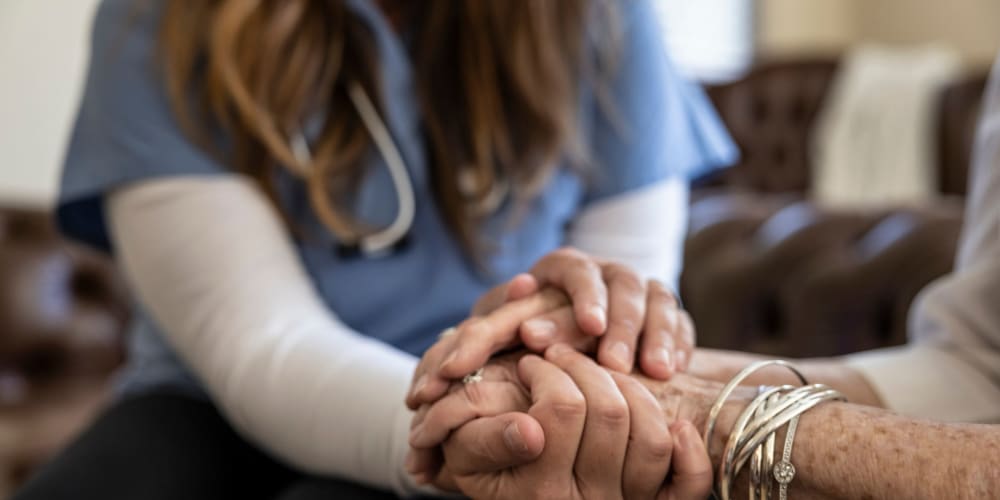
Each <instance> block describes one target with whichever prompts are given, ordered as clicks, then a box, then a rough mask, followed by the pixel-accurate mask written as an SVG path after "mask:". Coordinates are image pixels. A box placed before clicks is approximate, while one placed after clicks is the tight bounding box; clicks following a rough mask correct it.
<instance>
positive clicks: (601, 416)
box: [415, 345, 712, 500]
mask: <svg viewBox="0 0 1000 500" xmlns="http://www.w3.org/2000/svg"><path fill="white" fill-rule="evenodd" d="M545 358H546V359H545V360H543V359H541V358H538V357H537V356H533V355H528V356H524V357H523V358H521V359H520V361H519V362H517V372H518V373H517V377H516V379H517V380H516V381H514V380H512V379H511V374H510V372H509V371H508V370H509V369H510V367H511V366H512V363H513V361H512V360H511V359H506V360H504V361H503V362H504V363H506V367H507V368H506V369H505V368H499V369H497V370H494V371H492V372H490V371H488V372H487V373H486V374H484V378H485V380H483V381H482V382H479V383H474V384H466V385H465V386H464V387H462V388H460V389H459V390H454V391H452V392H451V393H450V394H449V395H448V396H447V397H446V398H444V399H442V401H441V402H439V403H438V404H437V405H435V407H439V408H437V411H435V408H433V407H432V409H431V410H430V411H429V412H427V413H426V414H424V415H423V422H422V425H426V424H428V423H430V422H432V421H434V420H435V419H452V418H453V417H454V415H456V414H457V413H459V412H461V411H462V410H461V409H460V408H461V407H475V411H474V412H473V413H478V412H481V413H484V414H491V413H496V412H502V413H497V415H496V416H488V417H484V418H477V419H475V420H472V421H471V422H469V423H468V424H466V425H463V426H461V427H460V428H458V429H457V430H456V431H455V432H454V433H453V434H452V436H451V438H449V439H448V440H447V442H446V443H445V446H444V464H443V467H442V468H441V469H440V472H439V473H437V474H436V475H435V476H434V477H433V478H432V480H433V482H434V483H435V484H437V485H438V486H441V487H445V488H449V487H457V488H458V489H460V490H461V491H462V492H463V493H465V494H467V495H470V496H472V497H475V498H480V497H490V498H525V497H527V498H601V499H605V498H610V499H615V498H628V499H632V498H642V499H649V498H663V499H677V500H681V499H694V498H705V497H706V496H707V495H708V493H709V491H710V489H711V477H712V475H711V466H710V463H709V460H708V455H707V452H706V451H705V448H704V446H703V444H702V443H701V440H700V438H699V436H698V433H697V431H696V430H695V428H694V426H692V425H691V424H690V423H687V422H685V421H682V420H678V421H675V422H674V423H673V424H672V425H669V426H668V424H667V419H666V417H665V415H664V411H663V410H662V409H661V407H660V405H659V404H658V403H657V401H656V399H655V398H654V397H653V396H652V395H651V393H650V392H649V391H648V390H647V389H646V388H645V387H644V386H643V385H642V384H641V383H640V382H638V381H637V380H635V379H633V378H631V377H628V376H625V375H622V374H619V373H614V372H609V371H607V370H605V369H603V368H601V367H599V366H598V365H597V364H596V363H594V362H593V361H592V360H590V359H589V358H587V357H586V356H584V355H581V354H579V353H577V352H575V351H574V350H573V349H571V348H569V347H567V346H563V345H557V346H554V347H553V348H550V349H549V350H548V351H547V352H546V356H545ZM517 382H523V383H524V387H523V388H522V390H521V391H520V392H518V391H516V390H512V388H514V387H515V386H516V385H517ZM491 383H492V384H499V385H482V384H491ZM477 386H478V387H477ZM525 391H526V392H525ZM519 406H520V407H521V408H518V407H519ZM504 407H507V408H504ZM505 409H506V410H507V411H506V412H503V411H504V410H505ZM517 409H525V410H526V411H527V414H524V413H516V412H512V411H513V410H517ZM445 426H447V425H445ZM419 428H420V427H419V426H418V429H419ZM424 429H426V427H424ZM421 435H422V432H417V433H415V439H416V441H419V440H420V436H421ZM415 444H419V443H418V442H416V443H415ZM536 456H537V457H538V458H537V459H534V460H532V459H533V458H534V457H536ZM529 461H530V462H529ZM671 471H672V474H671V475H670V476H669V480H668V472H671Z"/></svg>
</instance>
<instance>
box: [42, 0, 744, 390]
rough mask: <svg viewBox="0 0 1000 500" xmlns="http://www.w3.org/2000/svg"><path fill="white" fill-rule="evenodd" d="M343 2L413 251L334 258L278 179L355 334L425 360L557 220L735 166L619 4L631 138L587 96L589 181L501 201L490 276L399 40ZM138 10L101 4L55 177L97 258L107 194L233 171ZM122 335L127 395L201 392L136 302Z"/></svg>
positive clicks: (328, 292)
mask: <svg viewBox="0 0 1000 500" xmlns="http://www.w3.org/2000/svg"><path fill="white" fill-rule="evenodd" d="M348 1H349V4H350V5H351V8H353V9H354V10H355V11H356V12H357V13H358V14H359V17H360V18H361V19H363V20H364V21H365V22H367V23H368V24H369V26H370V28H371V31H372V33H374V36H375V40H376V42H377V51H378V57H379V69H380V71H381V74H382V77H383V89H382V95H381V96H380V98H381V99H382V100H383V102H384V103H385V112H386V116H384V117H383V118H384V120H385V121H386V122H387V125H388V127H389V129H390V132H391V133H392V135H393V138H394V139H395V141H396V143H397V145H398V147H399V149H400V152H401V154H402V155H403V157H404V159H405V161H406V165H407V168H408V169H409V173H410V176H411V177H412V179H413V184H414V188H415V194H416V216H415V220H414V223H413V228H412V230H411V232H410V236H409V238H408V244H407V245H405V246H404V247H402V248H400V249H399V250H397V251H396V252H394V253H392V254H391V255H388V256H384V257H380V258H364V257H357V256H353V257H352V256H345V255H342V254H340V253H338V252H337V251H335V248H336V247H337V241H336V238H335V237H334V236H333V235H332V234H330V232H329V231H326V230H325V229H324V228H323V226H322V225H321V224H320V223H319V222H318V220H317V219H316V217H315V216H314V215H313V214H312V212H311V211H310V209H309V206H308V201H307V195H306V192H305V189H304V186H303V185H302V183H301V182H300V181H298V180H296V179H294V178H292V177H291V176H284V177H282V178H280V179H279V181H280V196H281V199H282V200H283V203H284V205H285V207H284V208H285V209H286V210H287V212H288V213H289V214H290V216H291V218H292V220H293V222H294V223H295V224H296V225H297V227H300V228H305V231H304V232H303V236H301V237H300V238H299V239H298V240H297V241H296V242H295V244H296V246H297V249H298V252H299V255H300V256H301V258H302V262H303V264H304V265H305V268H306V269H307V271H308V273H309V275H310V276H311V278H312V280H313V282H314V285H315V286H316V288H317V289H318V290H319V293H320V295H321V296H322V297H323V299H324V300H325V302H326V304H327V305H328V306H329V308H330V310H331V311H333V312H334V313H335V314H336V315H337V316H338V317H339V318H340V319H341V320H342V321H344V322H345V323H346V324H347V325H349V326H350V327H352V328H354V329H355V330H357V331H359V332H362V333H364V334H366V335H369V336H372V337H375V338H377V339H380V340H382V341H384V342H387V343H389V344H391V345H393V346H396V347H398V348H399V349H402V350H404V351H407V352H410V353H412V354H414V355H419V354H420V353H421V352H423V350H425V349H426V348H427V347H428V346H429V345H430V344H431V343H433V341H434V339H435V336H436V334H437V333H438V332H440V331H441V330H443V329H444V328H446V327H448V326H450V325H454V324H456V323H458V322H460V321H461V320H463V319H464V318H465V317H467V315H468V311H469V309H470V307H471V306H472V304H473V303H474V301H475V300H476V299H477V298H478V297H479V296H480V295H481V294H482V293H483V292H485V291H486V290H488V289H489V288H490V287H492V286H494V285H495V284H497V283H499V282H501V281H503V280H505V279H508V278H510V277H511V276H513V275H514V274H516V273H518V272H523V271H525V270H527V269H528V268H530V267H531V265H532V264H533V263H534V262H535V261H536V260H537V259H538V258H540V257H541V256H542V255H544V254H545V253H547V252H549V251H551V250H553V249H556V248H558V247H559V246H560V245H562V244H563V242H564V239H565V227H566V225H567V224H568V223H569V222H570V221H571V220H572V219H573V217H574V216H575V215H576V214H577V213H579V212H580V211H581V210H582V209H584V208H586V207H587V205H588V204H590V203H594V202H596V201H599V200H601V199H605V198H608V197H612V196H616V195H619V194H622V193H625V192H628V191H631V190H634V189H638V188H641V187H643V186H646V185H648V184H651V183H654V182H657V181H660V180H663V179H665V178H667V177H669V176H683V177H687V178H691V177H694V176H698V175H702V174H704V173H706V172H707V171H709V170H711V169H714V168H718V167H722V166H726V165H729V164H731V163H732V162H733V161H734V160H735V157H736V155H737V153H736V149H735V147H734V146H733V144H732V143H731V141H730V139H729V137H728V135H727V134H726V131H725V129H724V128H723V126H722V125H721V123H720V121H719V119H718V117H717V116H716V114H715V112H714V110H713V109H712V107H711V105H710V104H709V102H708V100H707V99H706V97H705V96H704V94H703V93H702V91H701V90H700V88H698V87H697V86H696V85H693V84H692V83H690V82H687V81H685V80H684V79H683V78H681V77H680V76H679V75H678V74H677V72H676V70H675V68H674V67H673V66H672V65H671V63H670V61H669V59H668V57H667V53H666V50H665V48H664V45H663V40H662V39H663V34H662V28H661V26H660V24H659V23H658V22H657V18H656V15H655V14H654V11H653V9H652V8H651V6H650V4H649V1H648V0H622V1H621V10H622V16H621V17H622V22H623V23H624V24H625V26H623V28H624V29H623V31H622V33H623V34H624V40H623V47H622V48H623V55H622V58H621V60H620V61H619V62H618V64H619V67H618V73H617V75H616V77H615V78H614V80H613V81H612V87H611V91H612V95H613V97H614V99H615V105H616V106H617V111H618V113H619V115H620V117H621V118H623V119H624V122H625V124H626V126H625V127H624V128H625V129H626V130H625V132H626V133H625V134H622V133H621V130H620V127H616V126H615V125H613V124H612V123H611V122H609V121H607V120H606V119H605V118H604V116H603V113H602V112H601V111H600V110H599V106H598V105H597V103H596V101H595V99H594V98H593V96H592V95H588V94H587V92H586V91H585V92H584V94H585V95H584V97H583V99H581V106H582V109H581V112H580V116H581V117H582V123H581V126H583V127H584V128H583V130H584V131H585V133H586V135H587V137H589V140H590V146H591V149H592V151H593V153H594V160H595V164H596V165H597V169H598V172H597V175H594V176H593V178H591V179H587V180H586V181H585V180H583V179H581V178H580V177H578V176H577V175H575V174H574V173H573V172H572V171H571V170H570V169H569V168H568V167H567V166H563V167H561V168H560V169H559V170H558V171H557V173H556V175H554V176H553V177H552V179H551V181H550V182H549V183H548V184H547V185H546V187H545V189H544V190H543V192H542V193H541V195H540V196H539V197H538V198H537V199H536V200H534V201H533V202H532V203H531V205H530V207H529V209H528V212H527V213H526V214H525V215H524V216H522V217H519V218H518V219H517V221H518V223H517V224H516V225H512V224H510V223H509V221H508V220H507V215H509V210H508V208H509V207H507V208H503V209H501V210H500V211H499V213H498V214H496V215H495V216H493V217H492V218H491V219H490V220H489V221H487V223H486V224H484V225H483V228H482V235H481V236H482V238H483V240H484V241H487V242H490V243H491V244H492V245H493V249H494V251H493V252H492V253H491V254H490V256H489V257H488V258H487V260H486V266H485V269H483V268H482V267H477V265H476V264H475V263H473V262H471V261H470V260H469V259H468V258H467V257H466V256H465V255H464V254H463V251H462V249H461V248H460V246H459V244H458V243H457V241H456V240H455V239H454V238H453V237H452V235H451V234H450V233H449V231H448V229H447V228H446V226H445V224H444V222H443V220H442V218H441V217H440V215H439V214H438V212H437V209H436V207H435V202H434V200H433V197H432V193H431V185H430V183H429V175H428V165H427V158H428V153H427V150H426V146H425V143H424V141H423V139H422V131H421V120H420V114H419V113H420V112H419V104H418V100H417V93H416V88H415V81H414V68H413V64H412V61H411V60H410V57H409V51H408V50H407V46H406V41H405V40H404V39H403V38H401V37H400V36H398V35H397V34H396V32H395V31H394V30H393V29H392V27H391V26H390V25H389V23H388V22H387V20H386V19H385V18H384V17H383V16H382V15H381V13H380V12H379V10H378V8H377V7H376V6H375V5H374V2H373V1H372V0H348ZM145 5H146V7H145V8H143V7H138V8H139V9H144V10H137V7H136V3H135V2H134V0H103V2H102V3H101V5H100V7H99V10H98V13H97V17H96V19H95V22H94V27H93V36H92V52H91V62H90V69H89V74H88V79H87V83H86V88H85V90H84V94H83V100H82V103H81V106H80V110H79V115H78V117H77V121H76V125H75V129H74V131H73V135H72V139H71V144H70V147H69V150H68V153H67V156H66V161H65V168H64V170H63V177H62V190H61V196H60V200H59V207H58V217H59V221H60V225H61V227H62V228H63V231H64V232H65V233H66V234H68V235H69V236H71V237H74V238H76V239H79V240H82V241H84V242H87V243H89V244H91V245H94V246H97V247H99V248H103V249H105V250H107V251H111V248H110V244H109V239H108V236H107V232H106V229H105V224H104V217H103V213H102V197H103V195H104V193H107V192H109V191H110V190H112V189H114V188H115V187H118V186H122V185H125V184H128V183H129V182H132V181H136V180H140V179H150V178H155V177H163V176H171V175H217V174H224V173H228V172H229V171H228V170H227V168H226V166H225V165H222V164H219V163H218V162H217V161H215V160H214V159H213V158H212V157H210V156H209V155H206V154H205V153H204V152H203V151H202V150H200V149H199V148H198V147H197V146H195V145H194V144H192V143H191V142H190V141H189V140H188V138H187V137H186V136H185V135H184V134H183V132H182V131H181V129H180V128H179V127H178V124H177V123H176V122H175V119H174V116H173V114H172V113H171V110H170V103H169V101H168V98H167V96H166V93H165V89H164V86H163V82H162V81H161V78H160V75H159V74H158V70H157V68H156V66H155V61H156V43H157V42H156V39H157V36H156V33H157V28H158V26H157V25H158V20H159V9H158V7H157V5H150V4H145ZM369 158H370V160H369V161H370V162H371V168H370V169H369V173H368V174H367V177H365V178H364V179H363V180H362V184H361V186H360V189H359V194H360V196H358V198H357V201H356V206H355V207H354V209H355V212H356V214H357V216H358V217H359V218H361V219H362V220H365V221H368V222H371V223H373V224H375V225H377V226H382V225H385V224H388V223H389V222H390V221H391V220H392V219H393V218H394V217H395V214H396V209H397V200H396V195H395V191H394V190H393V187H392V182H391V179H390V177H389V173H388V171H387V169H386V167H385V165H384V163H383V161H382V158H381V157H380V156H379V155H378V154H377V153H374V152H373V153H372V154H370V155H369ZM192 244H196V242H193V243H192ZM678 251H679V250H678ZM131 330H132V331H131V336H130V358H129V368H128V369H127V370H126V375H125V376H124V382H125V389H126V390H129V391H136V390H142V389H144V388H149V387H151V386H163V385H169V386H175V387H179V388H182V389H183V388H190V389H193V390H195V391H198V390H199V389H198V384H197V382H196V381H195V380H194V378H193V377H192V376H191V375H190V373H189V372H188V370H187V369H186V368H185V367H184V365H183V363H182V362H181V361H180V360H179V359H178V358H177V356H176V355H175V354H174V353H173V351H172V350H171V349H170V347H169V346H168V345H167V344H166V343H165V342H164V340H163V338H162V336H161V334H160V333H159V332H158V330H157V327H156V325H155V323H154V322H153V321H152V320H151V319H150V317H149V316H148V314H147V313H146V311H145V310H144V308H143V307H142V305H141V304H136V307H135V318H134V321H133V322H132V325H131Z"/></svg>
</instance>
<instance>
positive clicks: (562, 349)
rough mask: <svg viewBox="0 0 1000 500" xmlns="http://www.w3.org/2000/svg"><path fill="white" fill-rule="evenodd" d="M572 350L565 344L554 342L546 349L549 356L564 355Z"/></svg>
mask: <svg viewBox="0 0 1000 500" xmlns="http://www.w3.org/2000/svg"><path fill="white" fill-rule="evenodd" d="M571 352H573V348H572V347H570V346H568V345H566V344H555V345H553V346H551V347H549V349H548V350H547V351H546V353H547V354H548V355H549V356H556V357H558V356H564V355H566V354H569V353H571Z"/></svg>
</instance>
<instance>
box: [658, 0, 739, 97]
mask: <svg viewBox="0 0 1000 500" xmlns="http://www.w3.org/2000/svg"><path fill="white" fill-rule="evenodd" d="M653 5H654V6H655V7H656V9H657V10H658V11H659V14H660V18H661V19H662V21H663V24H664V29H665V31H666V34H667V46H668V47H669V49H670V52H671V55H672V56H673V58H674V61H675V62H676V63H677V65H678V67H679V68H680V69H681V71H683V72H684V73H686V74H687V75H689V76H691V77H693V78H695V79H697V80H701V81H724V80H728V79H732V78H733V77H736V76H738V75H740V74H742V73H743V71H744V70H746V69H747V68H748V67H749V65H750V64H751V63H752V62H753V50H754V15H753V8H754V0H697V1H692V0H655V2H654V3H653Z"/></svg>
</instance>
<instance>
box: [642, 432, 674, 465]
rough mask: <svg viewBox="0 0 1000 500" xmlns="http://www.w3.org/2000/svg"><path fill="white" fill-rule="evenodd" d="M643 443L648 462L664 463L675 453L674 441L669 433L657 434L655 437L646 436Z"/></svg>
mask: <svg viewBox="0 0 1000 500" xmlns="http://www.w3.org/2000/svg"><path fill="white" fill-rule="evenodd" d="M641 441H642V447H643V454H644V455H645V459H646V460H649V461H654V462H663V461H666V460H669V459H670V456H671V454H673V452H674V440H673V439H672V438H671V437H670V434H669V433H668V432H665V431H664V432H657V433H656V435H654V436H645V437H644V438H643V439H642V440H641Z"/></svg>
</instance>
